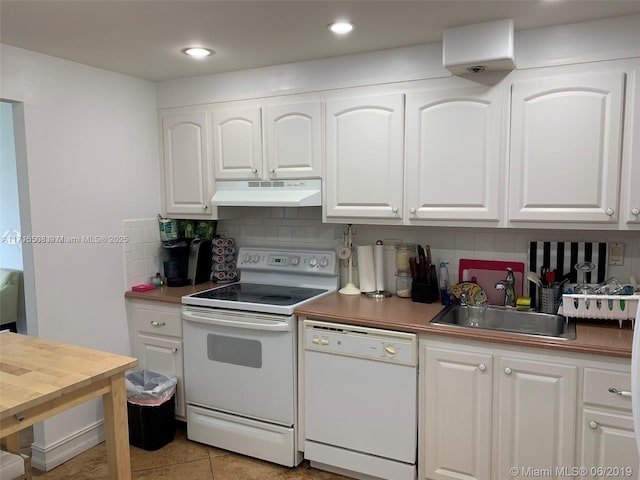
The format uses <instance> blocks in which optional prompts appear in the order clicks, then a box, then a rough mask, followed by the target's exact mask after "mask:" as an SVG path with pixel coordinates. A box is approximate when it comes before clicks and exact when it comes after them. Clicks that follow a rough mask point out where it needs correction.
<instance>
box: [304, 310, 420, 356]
mask: <svg viewBox="0 0 640 480" xmlns="http://www.w3.org/2000/svg"><path fill="white" fill-rule="evenodd" d="M304 341H305V344H304V348H305V350H314V351H318V352H325V353H330V354H333V355H344V356H349V357H356V358H364V359H367V360H379V361H383V362H389V363H397V364H402V365H411V366H415V365H417V363H418V349H417V343H418V342H417V337H416V335H415V334H413V333H405V332H394V331H391V330H380V329H377V328H368V327H359V326H357V325H345V324H339V323H330V322H320V321H317V320H305V321H304Z"/></svg>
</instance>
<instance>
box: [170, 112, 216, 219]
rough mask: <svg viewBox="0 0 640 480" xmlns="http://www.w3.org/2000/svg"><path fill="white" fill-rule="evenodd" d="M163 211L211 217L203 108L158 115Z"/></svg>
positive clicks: (208, 152)
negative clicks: (161, 154) (160, 136)
mask: <svg viewBox="0 0 640 480" xmlns="http://www.w3.org/2000/svg"><path fill="white" fill-rule="evenodd" d="M160 124H161V129H162V132H161V134H162V147H163V148H162V150H163V159H162V163H161V166H162V168H161V172H162V177H163V178H162V180H163V182H162V185H163V192H162V193H163V203H164V213H165V214H166V215H168V216H172V215H181V216H189V217H191V218H194V217H195V218H214V215H216V214H217V209H216V208H214V207H211V205H210V202H211V193H212V188H213V186H212V185H213V177H212V175H211V165H210V161H211V158H210V151H209V143H208V142H209V138H208V135H209V123H208V116H207V113H206V111H204V110H189V111H187V110H184V111H173V112H163V113H161V115H160Z"/></svg>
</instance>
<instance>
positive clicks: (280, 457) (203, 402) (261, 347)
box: [182, 248, 339, 467]
mask: <svg viewBox="0 0 640 480" xmlns="http://www.w3.org/2000/svg"><path fill="white" fill-rule="evenodd" d="M237 268H238V270H239V271H240V281H239V282H237V283H232V284H228V285H224V286H221V287H217V288H214V289H211V290H207V291H204V292H200V293H196V294H192V295H188V296H185V297H182V305H183V306H182V319H183V341H184V373H185V375H184V376H185V397H186V402H187V436H188V438H189V439H191V440H195V441H198V442H201V443H205V444H208V445H212V446H215V447H219V448H223V449H225V450H231V451H234V452H238V453H242V454H245V455H249V456H252V457H256V458H260V459H263V460H267V461H271V462H274V463H278V464H281V465H286V466H290V467H291V466H295V465H298V464H299V463H300V462H301V461H302V454H301V453H300V452H299V451H298V449H297V446H296V445H297V438H296V437H297V430H296V407H297V397H296V395H297V394H296V392H297V342H296V338H297V318H296V316H295V314H294V311H295V309H296V308H297V307H299V306H300V305H302V304H303V303H305V302H308V301H311V300H313V299H316V298H319V297H321V296H323V295H327V294H329V293H331V292H335V291H336V290H337V288H338V285H339V278H338V274H337V268H338V265H337V260H336V254H335V252H334V251H333V250H306V249H305V250H297V249H286V250H283V249H268V248H241V249H240V250H239V252H238V265H237Z"/></svg>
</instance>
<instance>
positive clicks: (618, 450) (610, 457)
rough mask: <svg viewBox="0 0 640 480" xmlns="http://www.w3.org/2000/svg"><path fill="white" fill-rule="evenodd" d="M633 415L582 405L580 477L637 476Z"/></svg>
mask: <svg viewBox="0 0 640 480" xmlns="http://www.w3.org/2000/svg"><path fill="white" fill-rule="evenodd" d="M637 451H638V450H637V448H636V437H635V434H634V431H633V417H632V416H631V414H630V413H629V414H624V413H621V412H611V411H598V410H591V409H588V408H585V409H584V410H583V413H582V455H581V462H580V466H581V467H583V468H584V469H586V470H585V472H586V473H587V474H586V475H584V478H589V479H600V478H610V477H617V478H629V479H637V478H638V454H637Z"/></svg>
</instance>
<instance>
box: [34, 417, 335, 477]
mask: <svg viewBox="0 0 640 480" xmlns="http://www.w3.org/2000/svg"><path fill="white" fill-rule="evenodd" d="M131 472H132V475H131V478H132V480H183V479H184V480H214V479H215V480H342V479H346V477H343V476H340V475H334V474H332V473H329V472H324V471H322V470H318V469H315V468H311V466H310V465H309V462H307V461H303V462H302V463H301V464H300V465H299V466H298V467H297V468H287V467H282V466H280V465H275V464H272V463H268V462H263V461H261V460H256V459H254V458H250V457H245V456H243V455H238V454H235V453H231V452H228V451H226V450H221V449H218V448H214V447H209V446H207V445H203V444H200V443H196V442H192V441H189V440H187V439H186V434H185V427H184V424H178V427H177V430H176V438H175V440H174V441H173V442H171V443H169V444H167V445H165V446H164V447H162V448H161V449H159V450H156V451H153V452H150V451H146V450H142V449H140V448H136V447H131ZM107 473H108V469H107V449H106V447H105V444H104V442H103V443H101V444H100V445H97V446H95V447H93V448H91V449H90V450H88V451H86V452H84V453H82V454H80V455H78V456H77V457H74V458H72V459H71V460H69V461H68V462H66V463H64V464H62V465H60V466H58V467H56V468H54V469H53V470H51V471H49V472H41V471H39V470H37V469H33V478H34V479H39V480H63V479H64V480H68V479H73V480H98V479H105V478H107Z"/></svg>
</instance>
